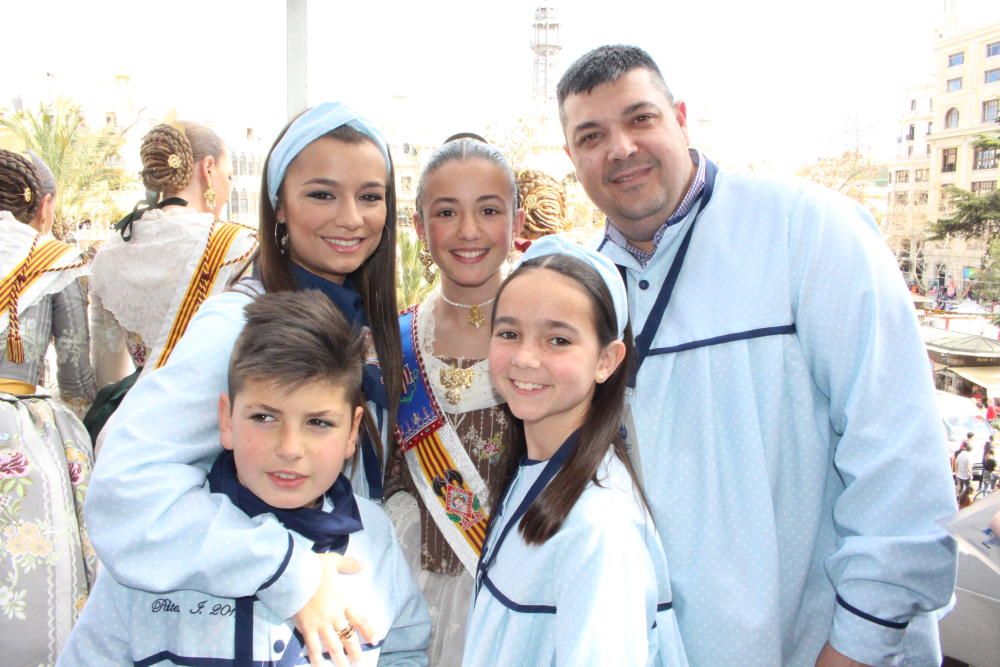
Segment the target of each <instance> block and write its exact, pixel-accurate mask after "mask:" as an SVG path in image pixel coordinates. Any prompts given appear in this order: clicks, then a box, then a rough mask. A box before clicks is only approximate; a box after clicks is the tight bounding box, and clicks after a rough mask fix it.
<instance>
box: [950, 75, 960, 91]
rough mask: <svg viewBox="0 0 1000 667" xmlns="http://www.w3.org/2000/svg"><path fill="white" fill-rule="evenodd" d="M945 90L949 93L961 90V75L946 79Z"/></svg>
mask: <svg viewBox="0 0 1000 667" xmlns="http://www.w3.org/2000/svg"><path fill="white" fill-rule="evenodd" d="M947 90H948V92H949V93H954V92H955V91H956V90H962V77H958V78H957V79H948V88H947Z"/></svg>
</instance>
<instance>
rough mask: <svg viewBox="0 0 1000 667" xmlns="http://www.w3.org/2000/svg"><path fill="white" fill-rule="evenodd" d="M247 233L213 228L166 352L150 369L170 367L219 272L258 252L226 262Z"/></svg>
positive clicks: (227, 226)
mask: <svg viewBox="0 0 1000 667" xmlns="http://www.w3.org/2000/svg"><path fill="white" fill-rule="evenodd" d="M244 229H248V227H246V226H244V225H239V224H236V223H233V222H223V223H218V222H217V223H215V224H214V225H213V226H212V231H211V232H209V235H208V242H207V243H206V246H205V251H204V252H203V253H202V254H201V260H200V261H199V262H198V266H197V267H196V268H195V270H194V273H193V274H191V281H190V283H188V287H187V291H186V292H185V293H184V297H183V298H182V299H181V303H180V307H178V309H177V311H176V314H175V315H174V319H173V321H172V323H171V324H170V329H169V332H168V333H167V335H166V341H165V342H164V344H163V348H162V349H161V350H160V354H159V358H158V359H157V361H156V363H155V364H152V365H150V364H147V366H148V367H151V368H160V367H161V366H163V365H164V364H165V363H167V359H169V358H170V354H171V353H172V352H173V351H174V346H176V345H177V341H179V340H180V339H181V336H183V335H184V332H185V331H186V330H187V327H188V324H190V323H191V319H192V318H193V317H194V314H195V313H196V312H198V308H199V307H200V306H201V304H202V303H203V302H204V301H205V299H206V298H208V295H209V293H210V292H211V291H212V286H213V285H214V284H215V279H216V278H217V277H218V275H219V269H221V268H223V267H224V266H229V265H231V264H236V263H237V262H242V261H244V260H246V259H247V258H248V257H250V255H251V254H252V253H253V251H254V248H251V249H250V250H248V251H247V252H246V253H244V254H243V255H241V256H240V257H237V258H235V259H231V260H229V261H228V262H227V261H225V259H226V255H227V254H228V253H229V248H230V246H232V244H233V241H235V240H236V238H237V236H239V234H240V231H241V230H244ZM255 247H256V246H255Z"/></svg>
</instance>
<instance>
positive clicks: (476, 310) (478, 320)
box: [441, 292, 497, 329]
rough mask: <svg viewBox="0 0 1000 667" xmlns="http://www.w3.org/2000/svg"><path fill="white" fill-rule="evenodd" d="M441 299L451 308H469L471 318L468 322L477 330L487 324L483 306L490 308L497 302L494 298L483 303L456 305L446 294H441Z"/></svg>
mask: <svg viewBox="0 0 1000 667" xmlns="http://www.w3.org/2000/svg"><path fill="white" fill-rule="evenodd" d="M441 299H442V300H443V301H444V302H445V303H446V304H448V305H449V306H455V307H456V308H468V309H469V317H468V319H467V320H466V321H467V322H468V323H469V324H471V325H472V326H474V327H476V328H477V329H478V328H479V327H481V326H483V325H484V324H486V316H485V315H483V306H488V305H490V304H491V303H493V302H494V301H496V300H497V298H496V297H493V298H492V299H488V300H486V301H483V302H482V303H471V304H470V303H456V302H454V301H452V300H451V299H449V298H448V297H446V296H445V295H444V292H442V293H441Z"/></svg>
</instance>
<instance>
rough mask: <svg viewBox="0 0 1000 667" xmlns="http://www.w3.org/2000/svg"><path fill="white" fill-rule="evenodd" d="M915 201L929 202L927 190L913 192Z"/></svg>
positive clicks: (917, 202) (918, 202)
mask: <svg viewBox="0 0 1000 667" xmlns="http://www.w3.org/2000/svg"><path fill="white" fill-rule="evenodd" d="M913 202H914V203H916V204H926V203H927V190H918V191H917V192H914V193H913Z"/></svg>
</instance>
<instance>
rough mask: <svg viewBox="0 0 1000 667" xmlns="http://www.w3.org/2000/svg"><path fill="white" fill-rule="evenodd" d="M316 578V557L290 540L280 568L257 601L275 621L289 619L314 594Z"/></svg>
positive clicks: (316, 583)
mask: <svg viewBox="0 0 1000 667" xmlns="http://www.w3.org/2000/svg"><path fill="white" fill-rule="evenodd" d="M282 568H284V569H282ZM320 575H321V572H320V563H319V554H317V553H314V552H313V551H312V550H311V549H308V548H305V547H304V546H303V545H301V544H297V543H296V542H295V540H292V541H291V542H290V543H289V545H288V553H287V554H286V555H285V559H284V561H283V562H282V564H281V567H279V568H278V571H277V572H276V573H275V576H274V577H272V578H271V579H270V580H269V581H268V582H267V584H265V587H264V588H261V589H260V590H259V591H257V599H259V600H260V601H261V602H263V603H264V605H266V606H267V608H268V609H270V610H271V611H273V612H274V613H275V614H277V615H278V617H279V618H284V619H289V618H291V617H292V616H294V615H295V614H297V613H298V612H299V611H300V610H301V609H302V608H303V607H304V606H306V603H307V602H309V600H311V599H312V596H313V595H315V594H316V590H317V589H318V588H319V580H320Z"/></svg>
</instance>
